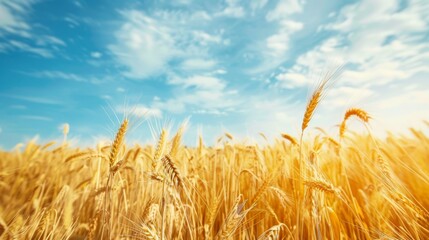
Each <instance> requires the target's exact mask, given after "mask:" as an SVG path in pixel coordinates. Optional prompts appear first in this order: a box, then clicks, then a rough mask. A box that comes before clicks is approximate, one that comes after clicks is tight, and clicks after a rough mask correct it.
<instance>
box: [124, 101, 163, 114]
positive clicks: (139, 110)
mask: <svg viewBox="0 0 429 240" xmlns="http://www.w3.org/2000/svg"><path fill="white" fill-rule="evenodd" d="M116 109H117V112H119V113H124V114H132V115H134V116H137V117H161V116H162V111H161V110H160V109H158V108H149V107H147V106H145V105H142V104H136V105H132V106H128V107H117V108H116Z"/></svg>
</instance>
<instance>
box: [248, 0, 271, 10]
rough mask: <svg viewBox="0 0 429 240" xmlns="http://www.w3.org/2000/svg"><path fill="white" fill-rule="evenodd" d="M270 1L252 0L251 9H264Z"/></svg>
mask: <svg viewBox="0 0 429 240" xmlns="http://www.w3.org/2000/svg"><path fill="white" fill-rule="evenodd" d="M267 2H268V0H251V1H250V8H251V9H252V10H256V9H260V8H263V7H264V6H265V5H266V4H267Z"/></svg>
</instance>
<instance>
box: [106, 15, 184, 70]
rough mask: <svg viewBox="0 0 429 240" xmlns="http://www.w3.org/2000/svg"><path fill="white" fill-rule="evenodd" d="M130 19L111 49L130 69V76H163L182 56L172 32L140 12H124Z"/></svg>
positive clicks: (118, 33)
mask: <svg viewBox="0 0 429 240" xmlns="http://www.w3.org/2000/svg"><path fill="white" fill-rule="evenodd" d="M123 16H124V17H125V18H126V20H127V21H126V23H124V24H123V25H122V26H121V28H120V29H119V30H118V31H117V32H116V33H115V36H116V40H117V43H116V44H114V45H111V46H109V48H110V50H111V51H112V52H113V53H114V54H115V56H116V58H117V59H118V61H119V62H120V63H121V64H123V65H125V66H127V67H128V71H127V72H126V76H128V77H131V78H146V77H149V76H153V75H157V74H159V73H160V72H161V71H162V70H163V69H164V68H165V67H166V65H167V64H168V62H169V61H170V60H171V59H172V58H173V57H174V56H175V55H177V54H178V52H177V51H176V49H175V47H174V39H173V37H172V36H171V33H170V29H169V28H167V27H165V26H163V24H162V23H160V22H158V21H157V20H156V19H153V18H151V17H148V16H146V15H145V14H143V13H141V12H138V11H127V12H123Z"/></svg>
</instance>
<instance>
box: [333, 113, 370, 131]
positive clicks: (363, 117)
mask: <svg viewBox="0 0 429 240" xmlns="http://www.w3.org/2000/svg"><path fill="white" fill-rule="evenodd" d="M351 116H356V117H358V118H359V119H360V120H362V121H363V122H365V123H367V122H368V121H369V119H370V118H371V117H370V116H369V115H368V113H367V112H365V111H364V110H362V109H359V108H350V109H349V110H347V111H346V113H345V114H344V119H343V121H342V122H341V125H340V138H342V137H343V136H344V132H345V131H346V122H347V120H348V119H349V118H350V117H351Z"/></svg>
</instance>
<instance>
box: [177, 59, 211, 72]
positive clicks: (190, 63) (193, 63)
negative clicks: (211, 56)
mask: <svg viewBox="0 0 429 240" xmlns="http://www.w3.org/2000/svg"><path fill="white" fill-rule="evenodd" d="M214 66H216V61H213V60H208V59H201V58H193V59H187V60H185V61H184V62H183V63H182V68H183V69H184V70H208V69H211V68H213V67H214Z"/></svg>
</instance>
